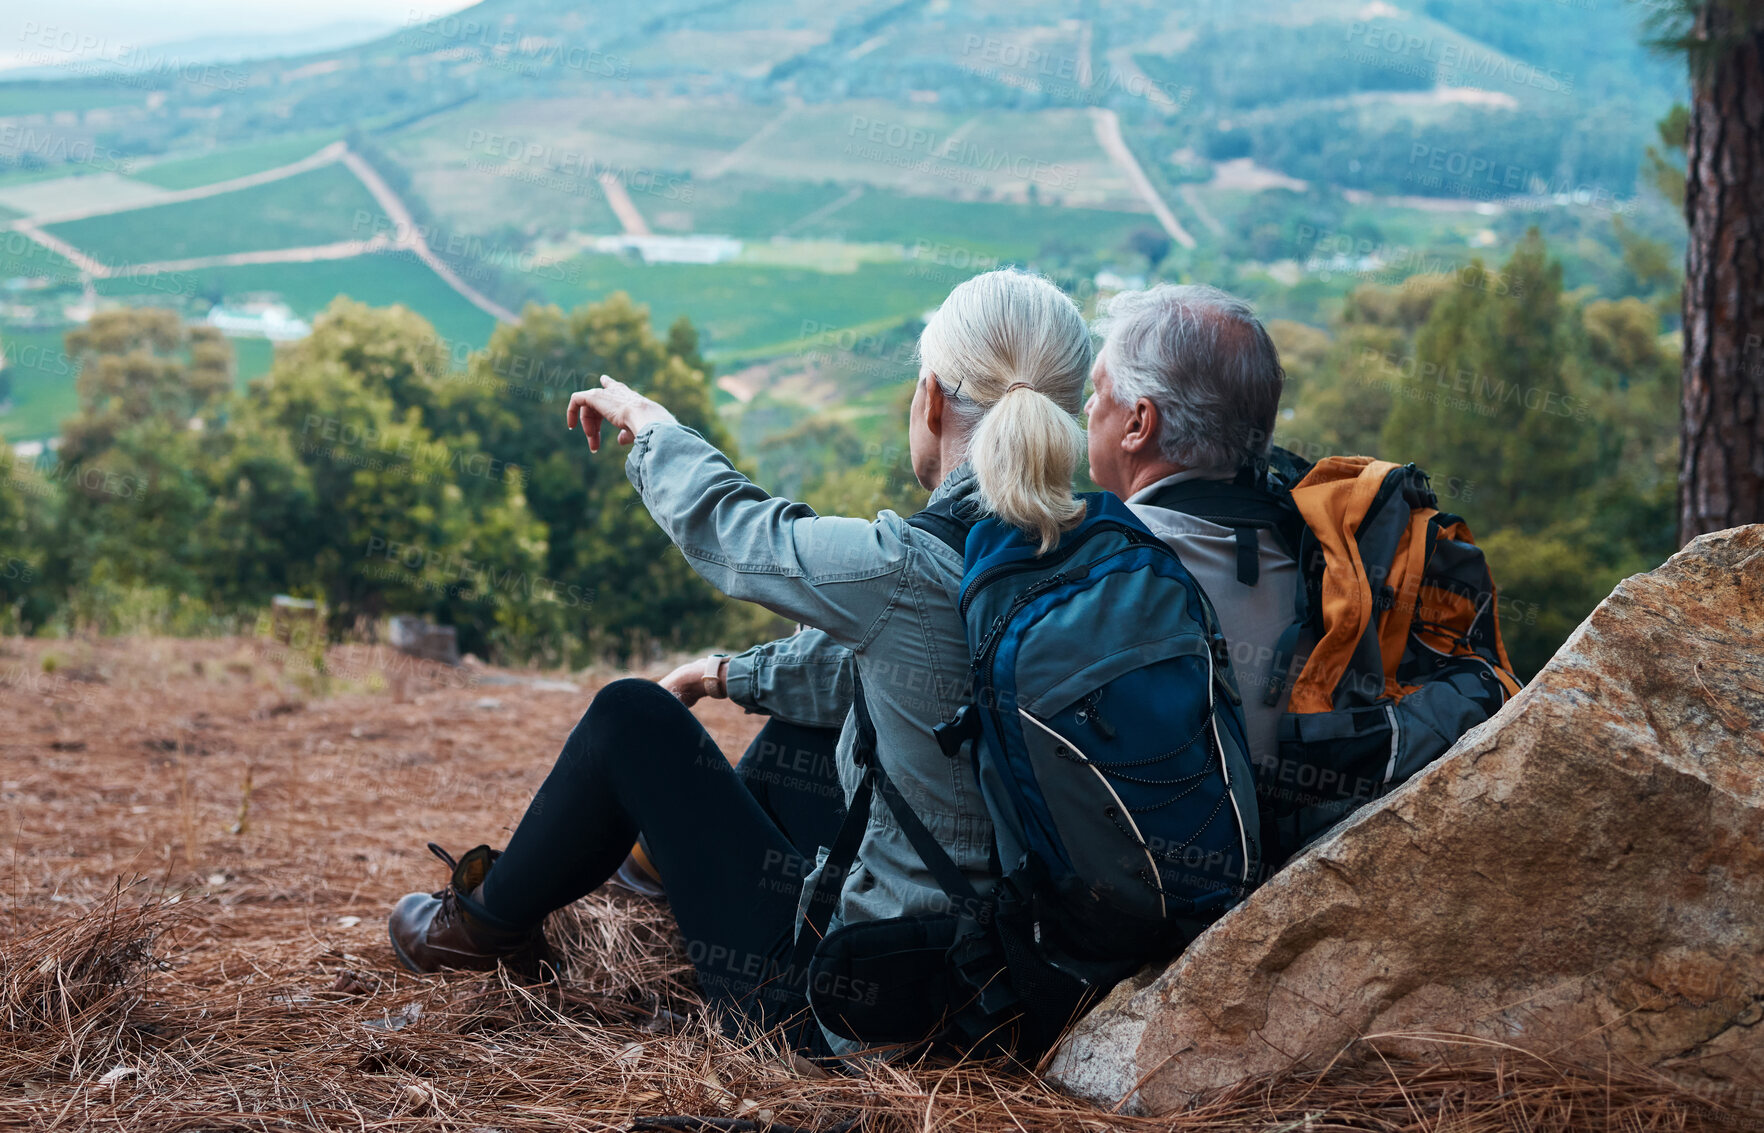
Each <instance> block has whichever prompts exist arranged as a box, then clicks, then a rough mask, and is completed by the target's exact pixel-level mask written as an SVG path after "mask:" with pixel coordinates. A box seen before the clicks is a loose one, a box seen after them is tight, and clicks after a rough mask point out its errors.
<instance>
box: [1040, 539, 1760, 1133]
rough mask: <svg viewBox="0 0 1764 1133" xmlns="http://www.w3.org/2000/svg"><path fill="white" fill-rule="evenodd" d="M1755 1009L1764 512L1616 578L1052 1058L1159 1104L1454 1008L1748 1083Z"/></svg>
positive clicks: (1526, 1041) (1078, 1083)
mask: <svg viewBox="0 0 1764 1133" xmlns="http://www.w3.org/2000/svg"><path fill="white" fill-rule="evenodd" d="M1761 1017H1764V526H1752V527H1743V528H1736V529H1733V530H1730V531H1725V532H1719V533H1716V534H1713V535H1707V536H1704V537H1703V538H1701V539H1698V540H1697V541H1696V542H1695V543H1693V544H1691V545H1690V546H1689V547H1688V548H1686V549H1685V550H1684V551H1682V552H1680V553H1679V554H1677V555H1675V556H1674V557H1673V558H1672V559H1671V560H1670V561H1669V562H1667V563H1666V564H1665V565H1664V566H1662V567H1660V568H1659V569H1658V570H1656V571H1654V572H1652V573H1650V574H1645V575H1637V576H1635V577H1633V578H1630V579H1627V580H1626V581H1624V582H1623V583H1621V584H1620V585H1619V586H1618V587H1617V589H1616V590H1615V591H1613V592H1612V594H1611V596H1610V597H1609V598H1607V599H1606V600H1605V601H1604V602H1603V603H1602V604H1601V605H1600V606H1599V608H1598V609H1597V610H1595V611H1594V612H1593V613H1592V615H1591V616H1590V617H1588V618H1587V620H1586V621H1585V622H1584V623H1583V624H1582V625H1581V626H1580V628H1579V629H1578V630H1576V631H1575V633H1574V636H1573V637H1571V638H1570V639H1569V640H1568V642H1567V643H1566V644H1565V645H1564V646H1563V647H1562V649H1561V650H1560V652H1558V653H1557V654H1556V656H1555V658H1554V659H1553V660H1551V662H1550V663H1549V665H1548V666H1547V667H1546V668H1545V669H1544V670H1543V672H1542V673H1540V674H1539V675H1538V677H1537V679H1536V680H1534V681H1533V682H1532V683H1531V684H1530V685H1529V686H1528V687H1527V688H1526V689H1525V690H1524V691H1523V692H1522V693H1520V695H1518V696H1517V697H1515V698H1514V699H1513V700H1512V701H1511V702H1510V703H1509V704H1508V705H1507V706H1506V708H1504V709H1503V710H1502V711H1501V712H1500V714H1499V715H1497V716H1496V717H1495V718H1494V719H1492V720H1490V721H1488V722H1487V723H1486V724H1484V725H1482V726H1481V727H1479V728H1477V729H1475V730H1474V731H1472V732H1471V733H1469V734H1468V735H1466V736H1465V737H1464V738H1463V739H1462V740H1460V741H1459V743H1458V744H1457V746H1456V747H1454V748H1453V749H1452V751H1451V752H1450V753H1448V754H1447V755H1446V756H1445V758H1443V759H1442V760H1440V761H1439V762H1438V763H1437V764H1435V765H1434V766H1433V767H1431V768H1429V769H1428V770H1427V771H1426V772H1425V773H1423V774H1422V775H1420V776H1417V777H1416V778H1415V779H1414V780H1412V781H1411V782H1410V783H1408V784H1407V785H1405V786H1404V787H1403V788H1401V789H1400V790H1398V791H1396V792H1394V793H1393V794H1391V795H1390V796H1389V797H1387V798H1384V799H1381V800H1379V801H1378V802H1376V803H1374V804H1372V805H1370V806H1368V807H1366V808H1364V809H1363V810H1362V811H1361V812H1360V813H1359V814H1358V815H1356V816H1355V817H1354V818H1352V819H1350V820H1349V821H1348V822H1347V823H1345V824H1344V825H1343V827H1342V828H1340V829H1338V830H1337V831H1335V832H1333V833H1332V834H1331V835H1330V836H1329V837H1327V838H1326V839H1325V840H1324V841H1322V842H1320V843H1319V844H1318V845H1316V846H1315V847H1313V848H1312V849H1311V850H1310V851H1309V852H1308V853H1306V854H1304V855H1302V856H1301V857H1300V858H1299V859H1298V860H1297V861H1295V862H1294V863H1293V864H1292V865H1291V866H1289V867H1288V868H1287V869H1286V870H1284V871H1283V872H1282V873H1280V874H1279V875H1278V876H1276V877H1275V878H1274V879H1273V880H1272V881H1270V882H1269V883H1268V884H1267V885H1265V886H1264V887H1263V888H1262V889H1261V890H1259V891H1258V892H1257V893H1255V894H1254V895H1252V896H1251V897H1250V899H1249V900H1247V901H1246V902H1245V903H1244V904H1243V905H1242V906H1240V907H1239V908H1238V909H1236V910H1234V911H1233V912H1232V913H1230V914H1229V915H1228V916H1226V917H1225V918H1224V919H1222V920H1221V921H1220V922H1219V923H1218V924H1217V925H1215V926H1214V927H1213V928H1212V929H1211V930H1209V931H1208V932H1207V933H1206V934H1204V935H1203V936H1202V937H1201V938H1200V939H1199V940H1197V941H1196V942H1195V943H1194V945H1193V946H1192V947H1190V948H1189V949H1188V951H1187V952H1186V953H1185V954H1183V955H1182V956H1181V957H1180V958H1178V959H1177V960H1176V962H1175V963H1173V964H1172V965H1171V966H1170V967H1169V968H1168V969H1167V970H1165V971H1163V972H1161V973H1155V972H1148V973H1145V974H1142V975H1141V977H1140V978H1138V979H1136V980H1134V981H1130V982H1129V983H1127V984H1124V985H1122V986H1121V987H1119V988H1117V989H1116V990H1115V991H1114V993H1113V994H1111V995H1110V996H1109V997H1108V998H1107V999H1105V1000H1104V1001H1103V1002H1102V1003H1101V1004H1099V1005H1098V1006H1097V1008H1096V1009H1095V1010H1094V1011H1092V1012H1091V1013H1090V1015H1089V1016H1088V1017H1086V1018H1085V1019H1084V1020H1082V1021H1081V1022H1080V1023H1079V1025H1078V1027H1077V1029H1076V1031H1075V1032H1074V1033H1073V1035H1072V1036H1071V1037H1070V1038H1069V1039H1068V1040H1067V1042H1066V1043H1065V1044H1064V1046H1063V1047H1062V1048H1061V1049H1060V1050H1059V1052H1058V1053H1057V1055H1056V1057H1055V1060H1054V1062H1053V1065H1052V1071H1051V1072H1052V1077H1053V1079H1054V1081H1056V1082H1057V1083H1059V1084H1060V1085H1062V1086H1064V1087H1066V1088H1067V1089H1070V1090H1072V1091H1074V1092H1076V1093H1078V1094H1081V1095H1085V1096H1087V1097H1091V1098H1094V1099H1097V1100H1100V1101H1102V1102H1104V1103H1105V1104H1107V1105H1114V1104H1115V1103H1116V1102H1118V1101H1120V1100H1122V1099H1123V1098H1128V1095H1129V1094H1134V1096H1133V1097H1131V1098H1128V1108H1130V1109H1132V1110H1136V1111H1140V1112H1152V1113H1159V1112H1165V1111H1168V1110H1172V1109H1176V1108H1179V1107H1182V1106H1184V1105H1186V1104H1188V1103H1190V1102H1191V1101H1192V1100H1194V1099H1195V1098H1196V1097H1197V1096H1198V1095H1200V1094H1203V1093H1205V1092H1208V1091H1211V1090H1215V1089H1218V1088H1220V1087H1224V1086H1227V1085H1230V1084H1233V1083H1235V1082H1237V1081H1239V1080H1241V1079H1244V1078H1247V1077H1259V1076H1263V1075H1266V1074H1269V1073H1273V1072H1277V1071H1280V1070H1284V1069H1287V1068H1289V1067H1291V1066H1293V1065H1295V1064H1296V1065H1298V1066H1300V1067H1307V1068H1309V1067H1320V1066H1322V1065H1324V1064H1325V1063H1327V1062H1328V1061H1329V1060H1330V1059H1331V1058H1333V1057H1335V1056H1336V1055H1337V1054H1339V1053H1340V1052H1342V1051H1343V1050H1344V1048H1346V1047H1348V1046H1350V1044H1352V1043H1353V1040H1355V1039H1356V1038H1359V1037H1362V1036H1369V1035H1375V1034H1388V1033H1391V1032H1403V1033H1409V1034H1411V1035H1413V1033H1415V1032H1449V1033H1454V1034H1465V1035H1473V1036H1478V1037H1481V1038H1486V1039H1493V1040H1498V1041H1500V1042H1505V1043H1511V1044H1514V1045H1516V1046H1519V1047H1523V1048H1526V1049H1529V1050H1533V1051H1537V1052H1539V1053H1548V1054H1550V1055H1551V1056H1552V1057H1555V1058H1557V1059H1565V1060H1569V1061H1579V1062H1583V1063H1585V1064H1587V1065H1591V1066H1599V1067H1602V1066H1604V1065H1605V1064H1606V1062H1607V1058H1610V1059H1615V1060H1619V1061H1625V1062H1629V1063H1633V1064H1640V1065H1644V1066H1648V1067H1652V1068H1655V1069H1657V1070H1659V1071H1661V1072H1663V1073H1665V1074H1666V1075H1668V1076H1670V1077H1672V1078H1675V1079H1677V1080H1679V1081H1680V1082H1681V1083H1683V1084H1686V1085H1689V1086H1691V1087H1692V1088H1695V1089H1699V1090H1701V1091H1703V1092H1705V1093H1706V1094H1707V1095H1709V1096H1710V1097H1711V1099H1712V1100H1721V1099H1722V1098H1723V1097H1726V1098H1729V1099H1730V1100H1751V1101H1755V1100H1756V1099H1757V1097H1758V1096H1759V1095H1758V1091H1759V1090H1761V1089H1764V1027H1761V1026H1759V1025H1758V1024H1759V1019H1760V1018H1761ZM1378 1046H1379V1048H1380V1049H1382V1050H1384V1051H1385V1052H1387V1053H1396V1054H1399V1055H1401V1054H1417V1055H1418V1054H1421V1053H1423V1051H1424V1049H1431V1050H1433V1051H1434V1052H1436V1053H1437V1051H1438V1049H1439V1048H1438V1047H1437V1046H1432V1045H1430V1043H1429V1042H1428V1041H1426V1040H1423V1039H1421V1038H1417V1037H1409V1038H1399V1039H1391V1040H1381V1041H1380V1042H1379V1043H1378ZM1363 1049H1365V1048H1363V1047H1355V1048H1354V1050H1355V1051H1359V1050H1363ZM1351 1055H1352V1052H1350V1057H1351ZM1136 1087H1137V1092H1135V1089H1136Z"/></svg>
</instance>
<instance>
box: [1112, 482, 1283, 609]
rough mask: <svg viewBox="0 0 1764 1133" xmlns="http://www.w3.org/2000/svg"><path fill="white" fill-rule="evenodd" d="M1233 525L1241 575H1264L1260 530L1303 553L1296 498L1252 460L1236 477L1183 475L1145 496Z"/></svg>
mask: <svg viewBox="0 0 1764 1133" xmlns="http://www.w3.org/2000/svg"><path fill="white" fill-rule="evenodd" d="M1141 502H1142V503H1146V504H1150V505H1151V506H1152V507H1161V508H1164V509H1166V510H1169V511H1179V512H1182V513H1183V514H1185V515H1192V516H1194V517H1195V518H1196V519H1204V520H1206V521H1207V522H1208V523H1216V524H1218V525H1219V526H1220V527H1229V528H1231V530H1232V531H1233V532H1235V533H1236V536H1237V581H1239V582H1241V583H1243V584H1244V585H1245V586H1254V585H1255V584H1256V583H1257V581H1258V580H1259V579H1260V578H1261V573H1262V571H1261V549H1260V546H1259V544H1258V542H1257V536H1256V533H1257V532H1258V531H1267V532H1269V533H1270V534H1272V535H1273V536H1274V537H1275V538H1276V539H1277V540H1279V542H1280V545H1281V547H1282V549H1283V550H1285V551H1286V553H1287V554H1289V555H1291V556H1292V557H1293V558H1295V559H1296V558H1297V557H1298V550H1299V540H1300V539H1301V537H1302V536H1303V534H1304V520H1303V518H1302V517H1300V515H1299V513H1298V510H1297V509H1296V508H1294V507H1293V505H1292V501H1291V498H1290V497H1289V496H1288V495H1287V494H1286V493H1285V492H1284V491H1281V490H1278V489H1275V488H1272V487H1270V486H1269V483H1268V481H1267V480H1266V478H1265V476H1264V475H1263V474H1262V472H1261V470H1260V469H1258V468H1255V467H1253V466H1246V467H1245V468H1244V470H1243V471H1242V472H1240V473H1238V475H1237V478H1236V479H1234V480H1183V481H1181V482H1179V483H1175V484H1166V485H1165V486H1164V487H1162V488H1159V489H1158V490H1157V491H1155V492H1153V493H1152V494H1151V495H1150V496H1149V497H1148V498H1146V499H1145V500H1142V501H1141Z"/></svg>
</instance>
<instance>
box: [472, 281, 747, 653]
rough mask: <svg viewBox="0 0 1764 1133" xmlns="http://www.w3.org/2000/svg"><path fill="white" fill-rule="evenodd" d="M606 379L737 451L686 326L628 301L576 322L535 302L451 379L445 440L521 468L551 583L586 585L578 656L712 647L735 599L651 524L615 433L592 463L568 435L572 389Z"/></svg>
mask: <svg viewBox="0 0 1764 1133" xmlns="http://www.w3.org/2000/svg"><path fill="white" fill-rule="evenodd" d="M601 374H611V375H614V376H615V377H617V378H619V380H621V381H624V382H628V383H629V384H630V385H631V386H633V387H634V388H636V389H638V390H641V391H642V392H644V393H646V394H648V395H649V396H651V397H653V398H655V399H656V400H658V401H660V402H661V403H662V404H663V405H666V406H667V407H668V408H669V409H670V410H671V411H672V412H673V413H674V415H675V416H676V417H677V418H679V420H680V422H681V423H682V424H684V425H687V426H689V427H690V428H693V429H696V430H697V431H698V432H700V433H702V434H703V435H704V436H705V437H706V438H707V439H708V440H710V441H711V443H712V444H715V445H717V446H718V447H719V448H721V449H723V450H724V451H725V452H727V451H730V441H729V438H728V436H727V435H726V433H725V432H724V430H723V427H722V425H721V423H720V422H719V421H718V420H717V417H716V414H715V412H714V411H713V409H712V407H711V396H710V383H709V379H708V370H707V368H706V367H705V364H704V360H703V357H702V356H701V355H700V353H699V346H698V337H697V335H696V333H694V332H693V330H692V328H691V325H690V324H688V323H685V322H684V321H681V322H676V323H675V324H674V326H673V327H672V328H671V329H670V330H669V332H668V336H667V338H666V339H665V340H664V339H660V338H657V337H656V335H655V334H654V332H653V331H652V330H651V329H650V325H649V313H648V310H647V309H646V308H644V307H641V306H638V305H636V304H634V303H632V302H631V300H630V298H629V297H628V296H626V295H625V294H624V293H622V292H619V293H615V294H614V295H612V296H610V297H609V298H608V299H607V300H605V301H604V302H602V303H598V304H595V305H592V306H588V307H583V308H579V309H577V310H576V311H573V312H570V313H568V314H566V313H565V312H563V311H561V310H559V309H558V308H556V307H540V306H536V305H535V306H529V307H528V308H527V309H526V311H525V312H524V313H523V315H522V318H521V321H520V322H519V323H517V324H514V325H507V326H503V327H499V328H498V329H497V331H496V332H495V334H494V335H492V336H491V339H490V345H489V347H488V348H487V349H486V350H484V351H483V352H482V353H480V354H477V355H474V356H473V358H472V359H471V361H470V363H469V365H468V366H467V368H466V371H465V373H464V374H463V375H462V376H460V377H459V378H458V380H456V381H453V382H450V383H448V386H449V388H448V389H447V390H446V392H445V394H444V396H443V398H442V403H441V409H440V418H441V421H442V422H443V424H442V427H441V432H442V433H443V434H444V435H447V436H450V437H460V436H471V437H474V438H476V441H477V443H478V444H479V445H480V446H481V447H482V448H483V449H484V451H486V452H491V453H495V454H496V455H497V456H498V457H499V458H501V459H503V460H504V461H506V462H507V463H509V464H511V465H515V466H518V467H519V468H521V469H522V470H523V472H524V475H525V493H526V498H527V506H528V508H529V509H530V511H531V513H532V514H533V515H534V516H535V517H536V518H537V520H538V521H539V522H540V523H541V524H542V525H543V529H544V534H545V555H544V558H543V565H542V571H543V575H544V577H545V578H546V579H548V580H555V583H554V584H555V585H560V586H565V587H574V588H576V592H575V601H576V602H577V603H578V605H577V606H576V607H575V608H574V609H573V610H572V611H571V617H570V621H571V623H572V625H571V631H572V634H573V635H574V636H575V638H576V639H577V641H578V642H579V644H578V645H577V646H575V647H574V648H573V652H572V656H574V657H575V658H576V659H585V657H586V656H587V655H588V654H589V653H604V652H613V653H619V654H623V655H630V654H631V653H633V652H634V651H635V650H637V649H638V648H639V647H640V646H642V645H644V644H645V643H648V642H661V643H665V644H667V645H670V646H675V647H683V646H686V645H690V644H696V643H701V642H704V641H707V640H711V639H713V638H715V637H716V636H717V634H718V633H719V632H721V631H722V630H723V629H724V627H726V626H727V625H728V618H729V617H730V609H729V604H728V603H727V602H725V601H724V600H723V599H722V598H721V597H719V596H718V595H717V594H716V592H715V591H713V590H712V589H711V588H710V587H709V586H707V585H706V584H705V583H704V582H703V581H702V580H701V579H699V578H698V576H697V575H696V574H694V573H693V572H692V570H691V568H690V567H689V566H687V564H686V561H685V559H684V558H683V557H682V556H681V555H680V554H679V553H678V552H676V551H674V550H673V548H672V546H671V545H670V544H669V542H668V538H667V536H666V535H664V534H663V533H662V532H661V530H660V529H659V528H658V527H657V526H656V525H655V523H654V522H652V521H651V520H650V518H649V516H648V513H647V512H645V511H644V509H643V505H642V503H641V502H640V501H639V500H638V498H637V493H636V491H635V489H633V488H632V487H631V485H630V483H629V481H627V480H626V478H625V469H624V462H623V460H622V459H621V458H620V451H619V450H618V449H617V447H616V446H613V445H611V444H610V441H611V438H610V436H609V437H608V438H606V439H607V440H608V441H609V444H608V446H607V447H606V448H603V449H602V451H601V453H600V454H599V455H597V456H596V455H591V454H590V453H589V451H588V446H587V444H586V443H585V442H584V440H583V438H582V437H581V436H580V434H575V435H571V434H568V433H566V432H565V431H564V409H565V406H566V405H567V404H568V401H569V397H570V394H571V393H573V392H575V391H576V390H579V389H587V388H590V387H596V386H598V385H599V381H600V375H601Z"/></svg>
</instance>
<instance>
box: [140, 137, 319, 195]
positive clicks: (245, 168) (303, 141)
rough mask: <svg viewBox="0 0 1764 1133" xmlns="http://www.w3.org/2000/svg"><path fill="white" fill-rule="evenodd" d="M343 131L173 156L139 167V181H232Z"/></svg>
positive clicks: (190, 184) (168, 184)
mask: <svg viewBox="0 0 1764 1133" xmlns="http://www.w3.org/2000/svg"><path fill="white" fill-rule="evenodd" d="M339 136H340V135H339V134H338V133H337V132H336V131H333V130H314V131H310V132H307V133H301V134H292V135H287V136H284V137H277V138H271V139H269V140H267V141H262V142H253V143H250V144H248V145H240V146H228V147H227V148H225V149H218V150H214V151H212V152H210V153H203V154H196V155H193V156H190V157H178V156H173V157H171V158H169V159H167V160H164V161H155V162H154V163H153V164H151V165H142V166H139V167H137V168H136V169H135V171H134V172H133V174H131V176H133V177H134V178H135V180H137V181H146V182H147V183H148V184H151V185H158V186H159V187H160V188H162V189H190V188H194V187H195V186H197V185H212V184H214V183H216V182H218V181H230V180H232V179H233V178H235V177H244V176H246V175H247V174H251V173H261V172H263V171H264V170H266V169H274V168H276V167H277V166H279V165H287V164H289V163H290V162H295V161H299V160H300V159H301V158H303V157H306V156H308V155H309V154H311V153H312V152H313V151H315V150H318V149H320V148H322V147H324V146H325V145H326V144H327V143H329V142H334V141H336V140H337V138H338V137H339Z"/></svg>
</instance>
